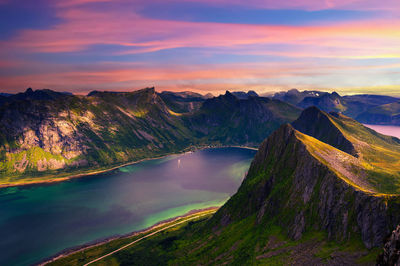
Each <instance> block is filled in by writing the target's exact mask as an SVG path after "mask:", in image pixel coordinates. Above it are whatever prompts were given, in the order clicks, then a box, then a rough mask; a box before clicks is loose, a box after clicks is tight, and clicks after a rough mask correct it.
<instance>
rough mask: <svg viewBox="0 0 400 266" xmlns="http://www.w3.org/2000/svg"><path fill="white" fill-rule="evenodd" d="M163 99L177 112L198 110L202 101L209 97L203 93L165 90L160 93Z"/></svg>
mask: <svg viewBox="0 0 400 266" xmlns="http://www.w3.org/2000/svg"><path fill="white" fill-rule="evenodd" d="M159 95H160V97H161V99H163V101H164V102H165V103H166V104H167V105H168V107H169V108H170V109H171V110H172V111H174V112H177V113H187V112H193V111H195V110H198V109H199V108H200V106H201V105H202V103H203V102H204V101H205V100H206V99H207V98H206V97H204V96H203V95H201V94H199V93H194V92H190V91H189V92H187V91H186V92H170V91H163V92H161V93H160V94H159Z"/></svg>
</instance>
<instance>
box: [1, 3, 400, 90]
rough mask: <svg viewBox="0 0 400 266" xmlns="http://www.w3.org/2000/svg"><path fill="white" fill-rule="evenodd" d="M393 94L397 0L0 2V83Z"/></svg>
mask: <svg viewBox="0 0 400 266" xmlns="http://www.w3.org/2000/svg"><path fill="white" fill-rule="evenodd" d="M153 86H154V87H156V89H157V90H158V91H162V90H172V91H185V90H191V91H196V92H200V93H208V92H211V93H213V94H218V93H220V92H224V91H225V90H246V91H247V90H255V91H257V92H259V93H268V92H273V91H280V90H287V89H291V88H297V89H300V90H304V89H320V90H327V91H333V90H335V91H337V92H339V93H340V94H354V93H376V94H389V95H398V96H400V1H399V0H286V1H277V0H185V1H183V0H68V1H66V0H0V92H11V93H14V92H19V91H24V90H25V89H26V88H28V87H32V88H34V89H43V88H48V89H53V90H58V91H70V92H73V93H77V94H84V93H87V92H89V91H92V90H114V91H130V90H135V89H140V88H144V87H153Z"/></svg>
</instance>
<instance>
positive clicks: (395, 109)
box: [356, 101, 400, 126]
mask: <svg viewBox="0 0 400 266" xmlns="http://www.w3.org/2000/svg"><path fill="white" fill-rule="evenodd" d="M356 119H357V120H358V121H360V122H362V123H365V124H379V125H397V126H400V101H397V102H394V103H388V104H383V105H380V106H376V107H373V108H370V109H368V110H367V111H365V112H363V113H361V114H359V115H358V116H357V118H356Z"/></svg>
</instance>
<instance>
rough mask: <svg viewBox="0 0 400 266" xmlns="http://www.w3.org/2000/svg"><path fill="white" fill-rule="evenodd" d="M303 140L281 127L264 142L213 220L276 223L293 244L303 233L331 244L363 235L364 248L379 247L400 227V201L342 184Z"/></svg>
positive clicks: (295, 131)
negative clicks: (312, 233) (320, 234)
mask: <svg viewBox="0 0 400 266" xmlns="http://www.w3.org/2000/svg"><path fill="white" fill-rule="evenodd" d="M302 135H303V134H302V133H300V132H299V131H297V130H295V129H294V128H293V127H292V126H290V125H285V126H282V127H281V128H280V129H279V130H277V131H276V132H274V133H273V134H272V135H271V136H270V137H269V138H268V139H267V140H266V141H264V142H263V144H262V145H261V146H260V148H259V151H258V153H257V154H256V156H255V158H254V160H253V162H252V164H251V167H250V169H249V172H248V175H247V177H246V179H245V180H244V181H243V184H242V185H241V187H240V188H239V190H238V192H237V193H236V194H235V195H234V196H233V197H232V198H231V199H230V200H229V201H228V202H227V203H226V204H225V205H224V206H223V207H222V208H221V209H220V210H219V211H218V213H217V214H216V216H215V217H214V219H215V221H217V223H219V224H220V225H222V226H226V225H228V224H230V223H231V222H233V221H238V220H241V219H244V218H246V217H249V216H251V215H254V214H255V215H256V216H257V223H258V224H260V225H262V224H265V223H267V222H271V221H275V222H276V223H277V224H279V225H280V226H282V227H283V228H285V229H286V231H287V234H288V236H290V237H291V238H292V239H294V240H298V239H300V238H301V237H302V235H303V234H304V233H305V232H306V231H324V232H326V233H327V235H328V239H331V240H338V241H348V240H350V239H351V238H353V237H359V236H361V239H362V241H363V242H364V244H365V246H366V247H367V248H371V247H379V246H381V245H382V243H383V240H384V238H385V236H386V235H387V234H388V233H389V232H390V231H391V230H392V229H393V228H394V227H395V226H396V225H397V224H398V223H399V222H400V199H399V198H398V197H378V196H376V195H372V194H370V193H366V192H363V191H361V190H359V189H357V188H355V187H353V186H352V185H350V184H349V183H347V182H345V180H343V179H342V178H340V177H339V176H338V175H337V173H335V172H334V171H333V170H332V169H331V168H330V167H328V166H327V165H325V164H324V162H323V161H321V160H319V159H318V158H317V157H315V155H314V154H312V153H311V152H310V149H309V147H308V144H307V143H304V141H303V140H302ZM315 141H318V140H315Z"/></svg>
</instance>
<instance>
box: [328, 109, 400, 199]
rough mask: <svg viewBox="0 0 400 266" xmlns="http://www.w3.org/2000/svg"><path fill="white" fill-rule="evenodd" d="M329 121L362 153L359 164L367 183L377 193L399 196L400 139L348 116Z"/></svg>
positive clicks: (332, 118) (333, 118)
mask: <svg viewBox="0 0 400 266" xmlns="http://www.w3.org/2000/svg"><path fill="white" fill-rule="evenodd" d="M330 119H331V120H332V121H333V123H334V124H335V125H336V126H337V127H338V128H339V129H340V130H341V131H342V133H343V134H344V135H345V137H346V138H347V139H349V140H350V141H351V142H352V143H353V144H354V145H355V148H356V149H357V151H358V152H359V153H360V158H359V159H358V160H357V164H358V166H359V167H358V168H359V169H362V171H363V173H364V174H363V175H364V180H365V181H366V182H368V183H369V184H370V185H371V186H372V187H373V188H374V190H375V191H376V192H377V193H383V194H399V193H400V140H399V139H397V138H394V137H390V136H385V135H382V134H379V133H377V132H376V131H374V130H372V129H370V128H367V127H365V126H363V125H362V124H360V123H358V122H357V121H355V120H353V119H350V118H347V117H345V116H341V115H339V116H338V117H334V116H330ZM354 171H357V169H354Z"/></svg>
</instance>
